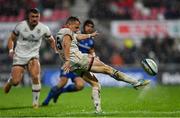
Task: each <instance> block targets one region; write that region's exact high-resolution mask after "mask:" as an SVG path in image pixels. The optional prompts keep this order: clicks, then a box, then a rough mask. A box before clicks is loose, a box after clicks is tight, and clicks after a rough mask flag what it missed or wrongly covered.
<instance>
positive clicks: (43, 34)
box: [13, 21, 51, 58]
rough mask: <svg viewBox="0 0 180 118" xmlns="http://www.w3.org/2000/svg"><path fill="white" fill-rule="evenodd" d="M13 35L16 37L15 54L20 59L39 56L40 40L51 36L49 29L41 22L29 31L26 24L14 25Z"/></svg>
mask: <svg viewBox="0 0 180 118" xmlns="http://www.w3.org/2000/svg"><path fill="white" fill-rule="evenodd" d="M13 33H14V34H15V35H16V37H17V43H16V47H15V54H16V55H17V56H19V57H22V58H29V57H33V56H39V49H40V46H41V42H42V39H48V38H49V37H50V36H51V32H50V30H49V28H48V27H47V26H46V25H44V24H42V23H41V22H39V23H38V24H37V25H36V26H35V27H34V29H32V30H31V29H30V27H29V25H28V22H27V21H22V22H20V23H18V24H17V25H16V27H15V29H14V30H13Z"/></svg>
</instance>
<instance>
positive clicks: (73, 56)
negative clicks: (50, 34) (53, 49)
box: [56, 28, 82, 61]
mask: <svg viewBox="0 0 180 118" xmlns="http://www.w3.org/2000/svg"><path fill="white" fill-rule="evenodd" d="M65 35H69V36H71V38H72V42H71V46H70V60H71V61H77V60H79V59H80V58H81V57H82V53H81V51H79V48H78V45H77V44H78V41H77V39H76V36H77V34H75V33H73V32H72V31H71V30H70V29H69V28H62V29H60V30H59V32H58V33H57V36H56V40H57V41H56V43H57V48H58V52H59V55H60V57H61V58H62V59H63V60H65V56H64V49H63V47H62V46H61V43H62V41H63V37H64V36H65Z"/></svg>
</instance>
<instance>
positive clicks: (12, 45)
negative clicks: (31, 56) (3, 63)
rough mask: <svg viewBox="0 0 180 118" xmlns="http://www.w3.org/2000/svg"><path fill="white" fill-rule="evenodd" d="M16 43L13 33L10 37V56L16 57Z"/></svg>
mask: <svg viewBox="0 0 180 118" xmlns="http://www.w3.org/2000/svg"><path fill="white" fill-rule="evenodd" d="M15 41H16V35H15V34H14V33H11V35H10V37H9V38H8V49H9V56H10V57H13V55H14V42H15Z"/></svg>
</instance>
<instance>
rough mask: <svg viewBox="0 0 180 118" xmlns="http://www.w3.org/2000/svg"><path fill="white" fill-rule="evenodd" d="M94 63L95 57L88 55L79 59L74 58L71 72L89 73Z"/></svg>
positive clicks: (83, 55)
mask: <svg viewBox="0 0 180 118" xmlns="http://www.w3.org/2000/svg"><path fill="white" fill-rule="evenodd" d="M93 61H94V57H89V56H88V54H82V55H81V56H80V57H79V58H73V59H71V71H73V70H76V69H81V70H85V71H89V70H90V68H91V66H92V63H93Z"/></svg>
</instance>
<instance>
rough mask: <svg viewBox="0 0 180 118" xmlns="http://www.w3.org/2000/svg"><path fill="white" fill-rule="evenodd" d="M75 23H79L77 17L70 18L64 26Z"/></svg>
mask: <svg viewBox="0 0 180 118" xmlns="http://www.w3.org/2000/svg"><path fill="white" fill-rule="evenodd" d="M75 21H78V22H79V23H80V20H79V18H78V17H75V16H70V17H69V18H68V19H67V21H66V24H70V23H72V22H75Z"/></svg>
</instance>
